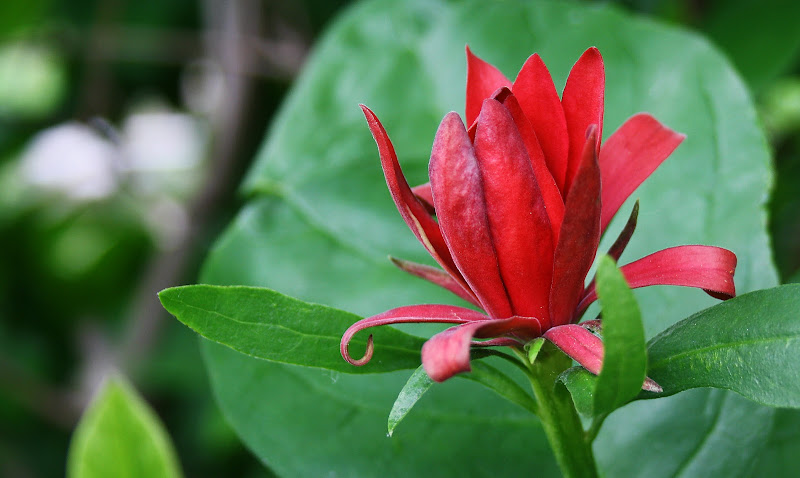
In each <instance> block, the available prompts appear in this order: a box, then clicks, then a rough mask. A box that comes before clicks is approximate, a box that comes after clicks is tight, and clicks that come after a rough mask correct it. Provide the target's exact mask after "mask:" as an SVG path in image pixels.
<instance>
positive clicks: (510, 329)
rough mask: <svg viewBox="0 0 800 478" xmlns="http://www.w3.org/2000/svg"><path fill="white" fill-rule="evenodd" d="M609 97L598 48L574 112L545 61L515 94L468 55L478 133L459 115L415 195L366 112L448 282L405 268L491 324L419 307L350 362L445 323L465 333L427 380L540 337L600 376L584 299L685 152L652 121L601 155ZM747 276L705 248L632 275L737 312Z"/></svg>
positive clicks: (585, 58)
mask: <svg viewBox="0 0 800 478" xmlns="http://www.w3.org/2000/svg"><path fill="white" fill-rule="evenodd" d="M604 86H605V73H604V68H603V60H602V58H601V56H600V52H599V51H598V50H597V49H596V48H590V49H588V50H586V52H584V54H583V55H582V56H581V57H580V59H579V60H578V62H577V63H575V65H574V66H573V68H572V71H571V72H570V74H569V78H568V79H567V84H566V86H565V88H564V92H563V95H562V97H561V99H559V97H558V94H557V92H556V89H555V87H554V85H553V80H552V78H551V77H550V73H549V72H548V70H547V67H546V66H545V65H544V63H543V62H542V60H541V58H539V55H537V54H534V55H532V56H531V57H530V58H528V60H527V61H526V62H525V64H524V65H523V66H522V70H521V71H520V72H519V75H517V78H516V80H515V81H514V83H511V82H509V81H508V80H507V79H506V78H505V76H503V74H502V73H500V72H499V71H498V70H497V69H496V68H495V67H494V66H492V65H490V64H489V63H486V62H484V61H483V60H481V59H480V58H478V57H477V56H475V55H473V54H472V53H471V52H470V51H469V49H467V105H466V117H467V124H468V125H469V129H467V128H466V127H465V125H464V123H462V121H461V118H460V117H459V115H458V114H457V113H454V112H451V113H449V114H447V116H445V117H444V119H443V120H442V123H441V124H440V125H439V129H438V131H437V132H436V137H435V139H434V142H433V150H432V153H431V160H430V166H429V173H430V183H429V184H424V185H422V186H418V187H416V188H414V189H411V188H410V187H409V185H408V183H407V182H406V180H405V178H404V176H403V172H402V171H401V169H400V165H399V164H398V161H397V156H396V155H395V151H394V148H393V146H392V143H391V141H390V140H389V137H388V136H387V134H386V131H385V130H384V128H383V126H382V125H381V123H380V122H379V121H378V118H377V117H376V116H375V114H374V113H373V112H372V111H371V110H369V108H367V107H365V106H362V109H363V111H364V114H365V116H366V118H367V123H368V124H369V128H370V130H371V131H372V135H373V136H374V138H375V141H376V142H377V144H378V150H379V152H380V158H381V164H382V166H383V171H384V174H385V176H386V183H387V185H388V186H389V191H390V192H391V194H392V198H393V199H394V202H395V204H396V205H397V209H398V210H399V211H400V214H401V215H402V216H403V219H404V220H405V221H406V223H407V224H408V226H409V227H410V228H411V230H412V232H414V234H415V235H416V236H417V239H419V241H420V242H421V243H422V244H423V246H425V248H426V249H427V250H428V252H429V253H430V254H431V256H433V258H434V259H435V260H436V262H438V263H439V265H440V266H441V267H442V269H443V270H441V269H437V268H434V267H430V266H425V265H421V264H414V263H410V262H406V261H400V260H395V261H394V262H395V263H396V264H397V265H398V266H399V267H400V268H401V269H404V270H406V271H408V272H410V273H412V274H414V275H416V276H419V277H422V278H424V279H427V280H429V281H431V282H433V283H435V284H437V285H439V286H442V287H444V288H446V289H447V290H449V291H451V292H453V293H454V294H456V295H458V296H459V297H461V298H462V299H464V300H466V301H467V302H470V303H472V304H474V305H475V306H477V307H480V308H481V309H483V310H484V311H485V312H486V313H485V314H482V313H480V312H476V311H474V310H471V309H467V308H463V307H456V306H449V305H412V306H406V307H399V308H396V309H392V310H389V311H387V312H384V313H382V314H379V315H376V316H373V317H369V318H366V319H363V320H361V321H359V322H357V323H356V324H354V325H353V326H351V327H350V328H349V329H348V330H347V331H346V332H345V333H344V336H343V337H342V342H341V352H342V356H343V357H344V358H345V359H346V360H347V361H348V362H350V363H352V364H354V365H363V364H365V363H367V362H368V361H369V360H370V358H371V357H372V353H373V347H374V345H373V343H372V337H371V336H370V339H369V341H368V345H367V351H366V353H365V355H364V357H363V358H361V359H358V360H355V359H353V358H351V357H350V355H349V354H348V350H347V349H348V344H349V341H350V339H351V338H352V337H353V335H354V334H355V333H356V332H358V331H360V330H362V329H365V328H369V327H375V326H378V325H386V324H394V323H407V322H440V323H448V324H456V326H455V327H451V328H449V329H447V330H445V331H444V332H441V333H439V334H437V335H435V336H433V337H432V338H431V339H430V340H428V341H427V342H426V343H425V345H424V346H423V348H422V363H423V365H424V367H425V371H426V372H427V373H428V375H429V376H430V377H431V378H432V379H433V380H436V381H443V380H446V379H448V378H450V377H451V376H453V375H455V374H457V373H459V372H465V371H469V370H470V365H469V357H470V355H469V352H470V348H471V347H474V346H479V347H486V346H496V345H512V346H520V345H522V344H524V343H526V342H527V341H529V340H531V339H533V338H536V337H540V336H544V337H545V338H547V339H548V340H550V341H551V342H553V343H554V344H555V345H556V346H558V347H559V348H560V349H561V350H562V351H563V352H564V353H566V354H567V355H569V356H570V357H572V358H573V359H575V360H576V361H577V362H579V363H580V364H581V365H583V366H584V367H585V368H586V369H588V370H589V371H590V372H592V373H595V374H596V373H598V372H599V370H600V368H601V364H602V356H603V346H602V342H601V341H600V339H599V338H598V337H597V336H595V335H594V334H592V333H591V332H589V331H588V330H587V329H586V328H584V327H582V326H580V325H576V324H575V323H576V322H577V321H578V320H579V318H580V316H581V314H582V313H583V312H584V311H585V309H586V307H588V305H589V304H590V303H591V302H593V301H594V300H596V299H597V296H596V294H595V291H594V285H593V284H590V285H589V286H588V287H585V286H584V285H585V280H586V275H587V274H588V272H589V268H590V267H591V265H592V262H593V261H594V259H595V255H596V253H597V248H598V244H599V242H600V236H601V235H602V234H603V232H604V230H605V228H606V226H607V225H608V223H609V222H610V221H611V218H612V217H613V216H614V214H615V213H616V212H617V210H618V209H619V208H620V206H621V205H622V203H623V202H624V201H625V200H626V199H627V198H628V196H630V194H631V193H632V192H633V191H634V190H635V189H636V188H637V187H638V186H639V184H641V183H642V181H644V180H645V178H647V176H649V175H650V174H651V173H652V172H653V171H654V170H655V169H656V168H657V167H658V166H659V165H660V164H661V163H662V162H663V161H664V160H665V159H666V158H667V156H669V155H670V154H671V153H672V151H673V150H674V149H675V148H677V147H678V145H679V144H680V143H681V141H683V139H684V135H682V134H679V133H676V132H674V131H672V130H670V129H669V128H667V127H665V126H663V125H662V124H661V123H659V122H658V121H657V120H656V119H655V118H653V117H652V116H650V115H649V114H646V113H640V114H637V115H634V116H632V117H631V118H629V119H628V120H627V121H626V122H625V123H624V124H623V125H622V126H621V127H620V128H619V129H618V130H617V131H616V132H614V134H612V135H611V136H610V137H609V138H608V139H607V140H606V142H605V143H604V144H603V145H602V148H601V147H600V139H601V137H602V129H603V93H604ZM601 184H602V186H603V187H602V188H601ZM637 213H638V205H637V207H635V208H634V211H633V213H632V214H631V217H630V219H629V221H628V224H627V225H626V227H625V228H624V229H623V231H622V233H621V234H620V237H619V238H618V239H617V242H616V243H615V244H614V246H613V247H612V248H611V250H610V251H609V254H610V255H611V256H612V257H614V258H615V259H618V258H619V256H620V255H621V254H622V251H623V249H624V248H625V246H626V245H627V243H628V240H629V239H630V237H631V235H632V234H633V230H634V228H635V225H636V216H637ZM434 215H435V218H436V219H434ZM437 219H438V222H437ZM735 267H736V256H735V255H734V254H733V253H732V252H730V251H728V250H726V249H722V248H718V247H710V246H698V245H693V246H679V247H673V248H669V249H664V250H662V251H658V252H656V253H654V254H651V255H649V256H647V257H644V258H642V259H639V260H637V261H634V262H632V263H630V264H627V265H625V266H622V267H621V271H622V273H623V274H624V275H625V278H626V279H627V281H628V283H629V284H630V286H631V287H634V288H635V287H645V286H650V285H658V284H668V285H679V286H690V287H698V288H702V289H704V290H705V291H706V292H708V293H709V294H711V295H713V296H714V297H717V298H722V299H725V298H730V297H733V296H734V295H735V289H734V283H733V273H734V269H735ZM474 339H490V340H485V341H476V340H474ZM645 387H647V384H645Z"/></svg>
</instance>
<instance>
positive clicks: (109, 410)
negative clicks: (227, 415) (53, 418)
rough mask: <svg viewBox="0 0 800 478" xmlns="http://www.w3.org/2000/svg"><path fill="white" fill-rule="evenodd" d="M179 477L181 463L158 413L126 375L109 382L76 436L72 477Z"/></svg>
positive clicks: (70, 469)
mask: <svg viewBox="0 0 800 478" xmlns="http://www.w3.org/2000/svg"><path fill="white" fill-rule="evenodd" d="M108 476H114V477H118V478H126V477H131V478H134V477H140V476H152V477H159V478H161V477H164V478H169V477H179V476H181V471H180V466H179V465H178V460H177V458H176V456H175V450H174V449H173V448H172V443H171V442H170V439H169V436H168V435H167V433H166V431H165V430H164V427H163V426H162V425H161V423H160V422H159V420H158V417H156V415H155V414H154V413H153V411H152V410H150V408H149V407H148V406H147V404H146V403H145V401H144V400H143V399H142V398H141V397H140V396H139V395H138V394H137V393H136V391H135V390H133V388H132V387H131V386H130V385H128V384H127V383H126V382H125V381H124V380H123V379H121V378H119V377H113V378H110V379H108V380H107V381H106V383H105V384H104V385H103V386H102V388H101V389H100V391H99V392H98V393H97V395H96V396H95V398H94V399H93V400H92V403H91V405H89V408H88V409H87V410H86V412H85V413H84V414H83V417H82V418H81V421H80V423H78V428H77V429H76V430H75V434H74V435H73V436H72V443H71V444H70V449H69V456H68V459H67V477H68V478H105V477H108Z"/></svg>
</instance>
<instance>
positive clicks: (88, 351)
mask: <svg viewBox="0 0 800 478" xmlns="http://www.w3.org/2000/svg"><path fill="white" fill-rule="evenodd" d="M348 3H350V2H348V1H345V0H335V1H331V0H303V1H292V2H288V1H269V0H195V1H192V0H172V1H169V2H163V1H159V0H138V1H130V0H128V1H123V0H116V1H114V0H106V1H90V0H74V1H67V0H27V1H24V2H23V1H16V0H12V1H5V2H0V241H2V249H0V250H2V259H0V476H3V477H5V476H9V477H39V476H42V477H46V476H60V475H63V470H64V464H65V460H66V454H67V448H68V445H69V439H70V434H71V432H72V430H73V429H74V427H75V424H76V422H77V419H78V418H79V416H80V413H81V411H82V410H83V409H84V408H85V406H86V404H87V402H88V400H89V398H90V397H91V395H92V393H93V392H94V390H95V389H96V387H97V385H98V383H99V380H100V379H101V378H102V377H103V376H104V375H105V374H106V373H107V372H109V371H111V370H120V371H122V372H123V373H124V374H125V375H127V376H128V377H129V378H130V380H131V381H132V382H133V384H134V385H135V386H136V388H137V389H138V390H139V391H140V392H141V393H142V394H143V395H144V396H145V398H146V399H147V400H148V402H149V403H150V404H151V406H153V408H154V409H155V410H156V412H157V413H158V415H159V416H160V417H161V419H162V420H163V422H164V423H165V425H166V427H167V429H168V431H169V433H170V435H171V436H172V438H173V440H174V442H175V445H176V448H177V451H178V454H179V458H180V461H181V465H182V467H183V469H184V471H185V473H186V475H187V476H193V477H194V476H197V477H215V476H270V475H269V471H268V470H266V469H265V468H264V467H263V466H262V465H261V464H260V463H258V461H257V460H256V459H255V458H254V457H252V456H251V455H250V454H249V453H248V452H247V451H246V450H245V449H244V448H243V446H242V445H241V444H240V443H239V441H238V439H237V438H236V436H235V435H234V434H233V432H232V431H231V430H230V429H229V428H228V426H227V425H226V424H225V422H224V419H223V418H222V417H221V415H220V413H219V412H218V411H217V409H216V406H215V405H214V403H213V397H212V394H211V391H210V389H209V387H208V383H207V378H206V375H205V370H204V368H203V365H202V360H201V357H200V354H199V351H198V348H197V338H196V335H195V334H194V333H193V332H191V331H190V330H188V329H187V328H185V327H184V326H182V325H180V324H179V323H178V322H177V321H175V320H172V319H169V318H168V317H167V314H166V312H164V311H163V310H162V309H161V307H160V305H159V304H158V301H157V299H156V295H155V294H156V292H157V291H159V290H161V289H163V288H165V287H168V286H172V285H178V284H185V283H192V282H195V281H196V276H197V271H198V268H199V264H200V262H201V260H202V258H203V256H204V251H206V250H207V249H208V248H209V246H210V244H211V243H212V242H213V241H214V239H215V237H216V236H217V234H219V232H220V231H221V230H222V229H223V228H224V226H225V225H226V223H227V222H228V221H229V220H230V218H231V217H232V215H233V214H234V213H235V211H236V210H237V208H238V206H239V204H240V201H241V200H242V198H241V197H240V196H237V194H236V190H237V185H238V183H239V181H240V179H241V176H242V175H243V173H244V171H245V170H246V168H247V167H248V165H249V163H250V161H251V160H252V158H254V157H255V154H256V151H257V148H258V146H259V145H260V142H261V140H262V137H263V135H264V132H265V129H266V128H267V127H268V125H269V123H270V118H271V117H272V115H273V113H274V112H275V109H276V107H277V106H278V105H279V104H280V102H281V99H282V97H283V95H284V94H285V93H286V91H287V89H288V88H289V87H290V86H291V84H292V81H293V79H294V78H295V76H296V75H297V74H298V72H299V70H300V69H301V68H302V65H303V61H304V59H305V58H306V56H307V54H308V52H309V49H311V48H313V44H314V40H315V38H316V37H317V36H318V35H319V33H320V32H321V30H322V29H323V28H324V27H325V25H326V24H327V23H328V22H330V21H331V19H332V18H333V17H334V16H335V15H336V14H337V12H339V11H340V10H341V9H342V8H344V7H346V4H348ZM617 3H619V4H621V5H622V6H623V7H625V8H627V9H629V10H631V11H635V12H639V13H641V14H644V15H652V16H655V17H658V18H660V19H662V20H665V21H667V22H671V23H674V24H680V25H685V26H686V28H690V29H695V30H698V31H701V32H703V33H705V34H706V35H707V36H708V37H710V38H711V40H712V41H713V42H715V43H716V44H717V45H718V46H719V47H720V48H721V49H722V50H723V51H724V52H725V53H726V54H727V55H728V57H729V58H730V59H731V61H732V62H733V63H734V65H735V66H736V68H737V69H738V70H739V72H740V73H741V75H742V76H743V78H744V79H745V81H746V82H747V83H748V85H749V86H750V88H751V91H752V94H753V96H754V98H755V100H756V103H757V105H758V107H759V112H760V115H761V119H762V122H763V124H764V127H765V129H766V131H767V133H768V137H769V138H770V142H771V147H772V150H773V151H774V162H775V168H776V175H775V187H774V191H773V195H772V199H771V201H770V217H771V222H770V225H769V227H770V232H771V234H772V245H773V250H774V257H775V261H776V263H777V266H778V269H779V271H780V273H781V278H782V280H783V281H785V282H788V281H800V275H798V272H799V269H800V241H798V240H797V239H796V238H797V237H798V236H800V190H798V185H800V29H798V28H797V27H796V19H797V18H800V4H798V3H797V2H795V1H790V0H768V1H765V2H759V3H756V2H752V1H745V0H732V1H697V0H695V1H688V0H681V1H674V2H668V1H663V0H628V1H619V2H617Z"/></svg>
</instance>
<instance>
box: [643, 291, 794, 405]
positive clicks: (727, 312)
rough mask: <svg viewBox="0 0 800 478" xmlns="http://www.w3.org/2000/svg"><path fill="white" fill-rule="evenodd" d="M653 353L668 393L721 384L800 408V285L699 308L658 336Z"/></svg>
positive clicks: (654, 368) (654, 369) (654, 372)
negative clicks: (799, 358) (798, 363)
mask: <svg viewBox="0 0 800 478" xmlns="http://www.w3.org/2000/svg"><path fill="white" fill-rule="evenodd" d="M648 351H649V353H650V360H651V362H650V368H649V373H650V374H651V376H652V377H653V378H654V379H655V380H656V381H657V382H659V383H661V384H662V386H663V387H664V394H665V395H671V394H674V393H677V392H680V391H682V390H687V389H690V388H697V387H717V388H726V389H729V390H734V391H736V392H738V393H740V394H742V395H744V396H745V397H747V398H749V399H751V400H754V401H756V402H759V403H763V404H766V405H771V406H774V407H792V408H800V371H798V368H797V362H798V357H799V356H800V285H796V284H792V285H785V286H781V287H776V288H774V289H767V290H761V291H757V292H751V293H749V294H745V295H742V296H739V297H736V298H734V299H731V300H729V301H726V302H724V303H722V304H719V305H717V306H714V307H712V308H710V309H706V310H704V311H702V312H698V313H697V314H695V315H693V316H691V317H689V318H688V319H686V320H683V321H681V322H679V323H677V324H675V325H674V326H672V327H670V328H669V329H667V330H665V331H664V332H662V333H661V334H659V335H658V336H656V337H655V338H654V339H653V340H651V341H650V344H649V348H648Z"/></svg>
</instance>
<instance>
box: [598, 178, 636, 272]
mask: <svg viewBox="0 0 800 478" xmlns="http://www.w3.org/2000/svg"><path fill="white" fill-rule="evenodd" d="M602 172H603V170H602V169H600V174H601V175H602ZM638 220H639V200H638V199H637V200H636V204H634V205H633V210H632V211H631V215H630V216H629V217H628V222H626V223H625V227H623V228H622V231H620V233H619V236H618V237H617V240H616V241H614V244H612V245H611V248H609V249H608V255H609V256H611V257H612V258H613V259H614V262H617V261H619V258H620V256H622V253H623V252H625V248H626V247H628V242H630V240H631V237H632V236H633V232H634V231H635V230H636V222H637V221H638Z"/></svg>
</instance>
